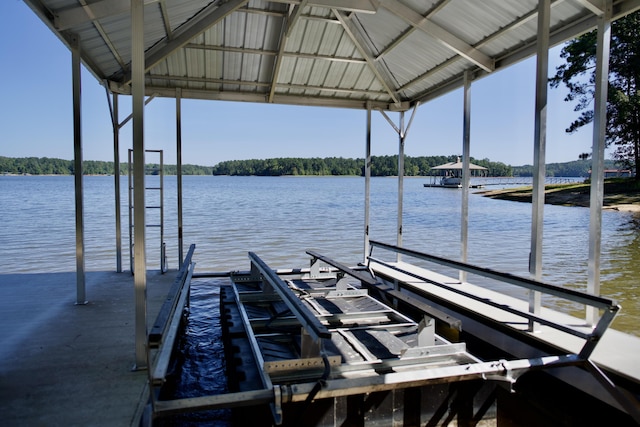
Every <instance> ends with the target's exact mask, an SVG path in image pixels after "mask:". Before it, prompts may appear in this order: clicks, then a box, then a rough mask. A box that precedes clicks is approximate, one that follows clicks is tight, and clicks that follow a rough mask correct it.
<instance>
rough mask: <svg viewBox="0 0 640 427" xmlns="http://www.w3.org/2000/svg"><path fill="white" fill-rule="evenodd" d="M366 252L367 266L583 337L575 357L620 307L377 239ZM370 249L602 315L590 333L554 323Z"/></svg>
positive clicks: (588, 348) (588, 349)
mask: <svg viewBox="0 0 640 427" xmlns="http://www.w3.org/2000/svg"><path fill="white" fill-rule="evenodd" d="M370 245H371V246H370V253H369V257H368V263H369V265H370V263H371V262H375V263H377V264H380V265H383V266H385V267H387V268H389V269H392V270H394V271H397V272H399V273H402V274H405V275H407V276H410V277H413V278H415V279H418V280H421V281H424V282H427V283H430V284H433V285H435V286H437V287H440V288H442V289H446V290H447V291H451V292H454V293H456V294H458V295H461V296H464V297H467V298H471V299H473V300H475V301H479V302H481V303H483V304H487V305H489V306H492V307H495V308H498V309H500V310H504V311H506V312H509V313H511V314H516V315H518V316H521V317H524V318H526V319H528V320H529V321H533V322H538V323H540V324H543V325H546V326H549V327H551V328H553V329H556V330H559V331H562V332H565V333H568V334H571V335H573V336H576V337H579V338H582V339H584V340H585V343H584V345H583V347H582V349H581V350H580V352H579V353H578V356H579V357H580V358H581V359H585V360H586V359H588V358H589V356H590V355H591V353H593V350H594V349H595V347H596V345H597V344H598V342H599V341H600V338H601V337H602V335H603V334H604V332H605V331H606V330H607V328H608V327H609V325H610V324H611V322H612V321H613V319H614V317H615V315H616V314H617V312H618V310H619V309H620V306H619V305H617V304H616V302H615V301H613V300H612V299H609V298H603V297H600V296H596V295H591V294H588V293H585V292H580V291H576V290H573V289H565V288H562V287H560V286H556V285H551V284H548V283H544V282H540V281H536V280H533V279H528V278H524V277H519V276H515V275H513V274H509V273H503V272H499V271H495V270H492V269H489V268H484V267H478V266H475V265H472V264H467V263H463V262H460V261H454V260H450V259H446V258H442V257H439V256H435V255H430V254H426V253H423V252H418V251H414V250H411V249H405V248H401V247H398V246H393V245H389V244H387V243H382V242H378V241H374V240H372V241H370ZM374 248H380V249H384V250H388V251H391V252H394V253H398V254H403V255H407V256H410V257H413V258H416V259H421V260H424V261H429V262H432V263H435V264H439V265H442V266H446V267H451V268H455V269H457V270H461V271H465V272H468V273H472V274H476V275H478V276H482V277H487V278H490V279H493V280H498V281H500V282H502V283H508V284H510V285H515V286H518V287H521V288H525V289H528V290H530V291H537V292H540V293H542V294H547V295H553V296H555V297H558V298H562V299H564V300H568V301H572V302H576V303H579V304H584V305H585V306H589V307H595V308H596V309H599V310H603V313H602V316H601V317H600V319H599V320H598V322H597V323H596V325H595V327H594V328H593V329H592V330H591V332H590V333H586V332H584V331H581V330H578V329H576V328H574V327H572V326H569V325H563V324H559V323H557V322H554V321H552V320H549V319H546V318H544V317H542V316H541V315H539V314H537V313H531V312H527V311H523V310H520V309H517V308H514V307H510V306H507V305H505V304H504V303H498V302H495V301H491V300H488V299H486V298H484V297H480V296H477V295H474V294H472V293H470V292H466V291H464V290H461V289H459V288H458V287H455V286H449V285H447V284H445V283H440V282H437V281H434V280H432V279H429V278H427V277H424V276H422V275H420V274H417V273H415V272H411V271H407V270H406V269H403V268H401V267H399V266H398V265H396V264H395V263H392V262H386V261H382V260H380V259H376V258H374V257H373V256H372V254H373V249H374Z"/></svg>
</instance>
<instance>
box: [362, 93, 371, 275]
mask: <svg viewBox="0 0 640 427" xmlns="http://www.w3.org/2000/svg"><path fill="white" fill-rule="evenodd" d="M370 211H371V103H370V102H367V139H366V147H365V158H364V254H363V257H362V260H363V262H364V263H366V262H367V256H368V255H369V224H370Z"/></svg>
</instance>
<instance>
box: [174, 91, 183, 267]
mask: <svg viewBox="0 0 640 427" xmlns="http://www.w3.org/2000/svg"><path fill="white" fill-rule="evenodd" d="M176 163H177V165H176V179H177V181H178V182H177V187H178V188H177V192H178V262H179V263H180V265H182V262H183V239H182V89H180V88H177V89H176Z"/></svg>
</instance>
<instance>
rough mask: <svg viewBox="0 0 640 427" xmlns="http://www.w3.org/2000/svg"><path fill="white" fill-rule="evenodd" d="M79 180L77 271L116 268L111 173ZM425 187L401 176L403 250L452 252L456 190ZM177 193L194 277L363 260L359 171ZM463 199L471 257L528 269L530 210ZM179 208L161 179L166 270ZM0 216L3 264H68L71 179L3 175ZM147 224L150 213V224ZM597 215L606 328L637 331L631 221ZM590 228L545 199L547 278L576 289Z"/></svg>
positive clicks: (376, 199)
mask: <svg viewBox="0 0 640 427" xmlns="http://www.w3.org/2000/svg"><path fill="white" fill-rule="evenodd" d="M148 179H149V181H153V180H157V179H158V178H157V177H148ZM84 182H85V245H86V268H87V270H89V271H94V270H115V268H116V260H115V219H114V216H115V215H114V211H115V208H114V203H113V198H114V191H113V177H93V176H91V177H86V178H85V181H84ZM424 182H426V178H406V179H405V194H404V216H403V223H404V227H403V230H404V246H405V247H407V248H411V249H416V250H419V251H423V252H427V253H431V254H434V255H439V256H445V257H450V258H453V259H458V258H459V254H460V242H459V240H460V237H459V227H460V205H461V192H460V191H459V190H455V189H442V188H424V187H423V185H422V184H423V183H424ZM150 184H152V183H151V182H150ZM183 190H184V209H183V214H184V243H185V252H186V249H187V248H188V245H189V244H190V243H195V244H196V246H197V248H196V253H195V256H194V260H195V261H196V262H197V266H196V271H197V272H211V271H216V272H219V271H230V270H246V269H247V268H248V267H249V261H248V258H247V252H248V251H253V252H256V253H257V254H258V255H259V256H260V257H262V258H263V259H264V260H265V261H266V262H267V263H268V264H269V265H270V266H272V267H274V268H277V267H283V268H290V267H305V266H307V265H308V262H309V260H308V259H309V258H308V256H307V255H306V254H305V250H307V249H315V250H317V251H319V252H321V253H324V254H327V255H328V256H330V257H332V258H335V259H338V260H341V261H343V262H344V263H346V264H355V263H357V262H359V261H361V260H362V258H363V256H362V251H363V238H362V235H363V227H364V226H363V211H364V208H363V206H364V197H363V194H364V179H363V178H356V177H213V176H186V177H184V179H183ZM121 200H122V213H123V217H122V236H123V242H122V243H123V266H124V268H125V269H128V268H129V255H128V242H129V241H128V235H129V234H128V209H127V206H128V194H127V180H126V177H123V180H122V194H121ZM396 200H397V179H395V178H373V179H372V196H371V227H370V236H371V238H372V239H375V240H380V241H383V242H388V243H392V244H395V229H396V216H397V213H396V204H397V202H396ZM149 201H152V200H151V197H149ZM469 206H470V208H469V209H470V217H469V262H470V263H472V264H477V265H481V266H484V267H490V268H493V269H496V270H500V271H506V272H510V273H513V274H518V275H522V276H528V253H529V238H530V233H531V232H530V221H531V205H530V204H528V203H518V202H509V201H501V200H492V199H488V198H485V197H481V196H480V195H476V194H471V196H470V205H469ZM176 211H177V202H176V179H175V177H165V242H166V243H167V257H168V261H169V267H170V268H176V267H177V266H178V259H177V258H178V250H177V220H176ZM0 215H1V217H2V222H1V223H0V257H1V259H2V260H3V262H4V265H5V271H12V272H25V273H26V272H55V271H58V272H59V271H74V270H75V225H74V184H73V177H69V176H59V177H58V176H30V177H29V176H26V177H25V176H0ZM155 221H156V219H155V218H154V217H153V216H152V214H149V217H148V219H147V222H148V223H153V222H155ZM602 222H603V231H602V239H603V240H602V271H601V275H602V277H601V280H602V294H603V295H604V296H607V297H611V298H614V299H616V300H617V301H618V302H619V303H620V304H621V305H622V311H621V314H620V315H619V316H618V318H617V319H616V321H615V323H614V325H615V327H616V328H617V329H621V330H624V331H626V332H629V333H632V334H635V335H640V322H638V319H640V302H639V301H638V298H637V296H638V290H637V288H636V285H637V283H638V277H640V218H639V217H638V216H634V215H632V214H629V213H622V212H617V211H605V212H604V213H603V221H602ZM588 229H589V210H588V209H587V208H579V207H562V206H550V205H546V206H545V222H544V246H543V269H544V280H545V281H547V282H550V283H554V284H558V285H562V286H567V287H571V288H574V289H585V287H586V282H587V257H588ZM147 239H148V243H147V260H148V263H149V267H150V268H152V269H157V268H159V260H160V250H159V247H160V244H159V233H158V231H157V230H156V229H152V228H150V229H148V230H147ZM0 280H1V276H0Z"/></svg>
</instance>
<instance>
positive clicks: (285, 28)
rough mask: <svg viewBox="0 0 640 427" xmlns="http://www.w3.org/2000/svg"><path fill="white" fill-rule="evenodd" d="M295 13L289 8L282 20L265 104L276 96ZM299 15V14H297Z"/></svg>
mask: <svg viewBox="0 0 640 427" xmlns="http://www.w3.org/2000/svg"><path fill="white" fill-rule="evenodd" d="M295 12H296V10H295V7H294V8H292V7H291V6H289V15H287V16H286V17H284V18H283V23H282V27H281V31H280V43H279V45H278V53H277V54H276V61H275V63H274V64H273V73H272V74H271V88H270V89H269V98H267V102H269V103H271V102H273V97H274V96H275V94H276V83H277V82H278V76H279V75H280V68H281V67H282V57H283V56H284V55H283V54H284V48H285V46H286V44H287V38H288V37H289V36H288V34H289V32H290V31H291V28H292V26H290V20H291V18H292V15H294V13H295ZM298 13H299V12H298ZM298 13H295V15H296V16H295V17H294V19H296V20H297V16H299V15H298Z"/></svg>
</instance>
